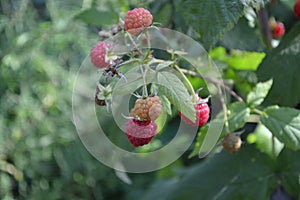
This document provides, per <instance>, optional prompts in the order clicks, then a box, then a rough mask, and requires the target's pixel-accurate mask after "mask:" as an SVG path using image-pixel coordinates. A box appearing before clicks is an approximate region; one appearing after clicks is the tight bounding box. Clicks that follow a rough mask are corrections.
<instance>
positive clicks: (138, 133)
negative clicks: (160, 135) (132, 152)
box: [125, 119, 157, 147]
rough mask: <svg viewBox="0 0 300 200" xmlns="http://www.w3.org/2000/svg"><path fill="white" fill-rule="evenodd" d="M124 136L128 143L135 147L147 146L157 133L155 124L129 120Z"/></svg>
mask: <svg viewBox="0 0 300 200" xmlns="http://www.w3.org/2000/svg"><path fill="white" fill-rule="evenodd" d="M125 133H126V136H127V138H128V140H129V142H130V143H131V144H132V145H133V146H135V147H138V146H143V145H145V144H148V143H149V142H150V141H151V140H152V138H153V137H154V136H155V135H156V133H157V125H156V124H155V122H152V121H150V122H149V123H148V122H139V121H136V120H134V119H130V120H129V121H128V122H127V123H126V128H125Z"/></svg>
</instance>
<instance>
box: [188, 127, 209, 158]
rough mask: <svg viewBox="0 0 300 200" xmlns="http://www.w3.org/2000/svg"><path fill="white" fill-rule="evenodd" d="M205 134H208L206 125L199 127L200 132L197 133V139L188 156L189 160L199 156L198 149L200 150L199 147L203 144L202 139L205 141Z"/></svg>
mask: <svg viewBox="0 0 300 200" xmlns="http://www.w3.org/2000/svg"><path fill="white" fill-rule="evenodd" d="M207 132H208V126H207V125H205V126H203V127H201V129H200V131H199V132H198V135H197V139H196V143H195V146H194V149H193V151H192V153H191V154H190V155H189V158H192V157H194V156H197V155H199V153H200V152H199V151H200V148H201V146H202V144H203V142H204V139H205V136H206V134H207ZM201 153H202V152H201Z"/></svg>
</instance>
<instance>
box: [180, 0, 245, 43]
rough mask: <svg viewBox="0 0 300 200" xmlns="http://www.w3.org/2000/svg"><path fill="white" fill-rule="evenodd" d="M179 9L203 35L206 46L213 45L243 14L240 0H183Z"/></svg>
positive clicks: (189, 22)
mask: <svg viewBox="0 0 300 200" xmlns="http://www.w3.org/2000/svg"><path fill="white" fill-rule="evenodd" d="M177 9H178V10H179V12H180V13H182V15H183V17H184V19H185V21H186V22H187V23H188V24H190V25H191V26H192V27H193V28H194V29H195V30H196V31H197V32H198V33H199V34H200V36H201V40H202V42H203V43H204V46H205V47H206V48H209V47H211V46H213V45H214V44H215V43H216V42H217V41H218V39H219V38H220V37H221V36H222V35H223V34H224V33H225V32H226V31H228V30H230V29H231V28H233V26H234V24H235V23H237V21H238V19H239V18H240V17H241V16H242V15H243V12H244V5H243V3H242V1H240V0H232V1H226V0H202V1H199V0H181V1H179V3H177Z"/></svg>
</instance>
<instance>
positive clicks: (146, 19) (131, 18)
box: [125, 8, 153, 35]
mask: <svg viewBox="0 0 300 200" xmlns="http://www.w3.org/2000/svg"><path fill="white" fill-rule="evenodd" d="M152 19H153V17H152V15H151V13H150V12H149V11H148V10H146V9H144V8H135V9H133V10H129V11H128V12H127V14H126V16H125V30H126V31H127V32H128V33H130V34H132V35H138V34H140V33H141V32H142V31H143V30H144V29H145V28H147V27H149V26H150V25H151V24H152Z"/></svg>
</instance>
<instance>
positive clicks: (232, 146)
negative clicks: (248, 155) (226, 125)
mask: <svg viewBox="0 0 300 200" xmlns="http://www.w3.org/2000/svg"><path fill="white" fill-rule="evenodd" d="M222 145H223V147H224V149H225V150H226V151H227V152H229V153H236V152H237V151H238V150H239V149H240V148H241V145H242V140H241V138H240V135H239V134H237V133H229V134H227V135H226V136H225V137H224V138H223V140H222Z"/></svg>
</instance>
